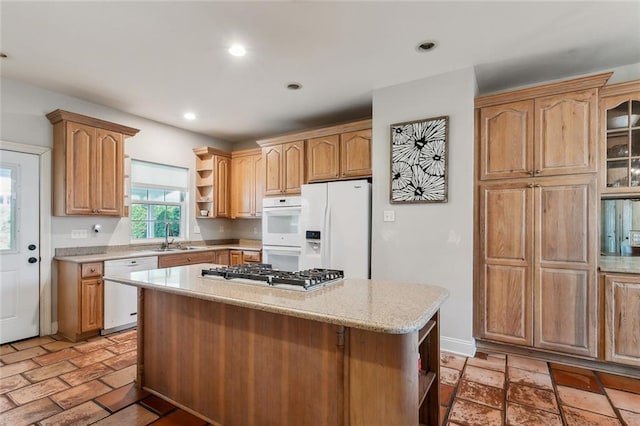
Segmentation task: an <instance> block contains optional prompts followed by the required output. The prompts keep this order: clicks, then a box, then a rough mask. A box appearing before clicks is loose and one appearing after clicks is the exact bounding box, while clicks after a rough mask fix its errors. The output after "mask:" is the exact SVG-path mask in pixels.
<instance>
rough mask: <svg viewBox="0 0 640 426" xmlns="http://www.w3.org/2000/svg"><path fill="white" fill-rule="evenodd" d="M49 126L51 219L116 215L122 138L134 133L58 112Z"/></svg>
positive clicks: (118, 211) (121, 202)
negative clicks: (50, 130)
mask: <svg viewBox="0 0 640 426" xmlns="http://www.w3.org/2000/svg"><path fill="white" fill-rule="evenodd" d="M47 118H48V119H49V121H50V122H51V123H52V124H53V215H54V216H66V215H70V216H71V215H74V216H75V215H100V216H122V215H123V212H124V210H123V206H124V140H125V138H126V137H128V136H134V135H135V134H137V133H138V130H137V129H133V128H131V127H126V126H122V125H120V124H115V123H111V122H108V121H103V120H99V119H96V118H92V117H87V116H85V115H80V114H75V113H72V112H68V111H63V110H55V111H53V112H51V113H49V114H47Z"/></svg>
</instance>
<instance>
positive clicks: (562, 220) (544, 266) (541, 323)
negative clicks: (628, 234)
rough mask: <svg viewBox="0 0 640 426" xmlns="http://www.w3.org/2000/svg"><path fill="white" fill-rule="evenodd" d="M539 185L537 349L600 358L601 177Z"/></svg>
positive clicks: (570, 179)
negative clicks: (598, 219) (598, 234)
mask: <svg viewBox="0 0 640 426" xmlns="http://www.w3.org/2000/svg"><path fill="white" fill-rule="evenodd" d="M539 182H540V184H538V187H537V188H536V189H535V206H536V223H535V230H534V234H535V244H534V245H535V247H536V251H535V255H534V271H535V276H536V283H535V289H534V291H535V301H534V303H535V306H536V318H535V322H534V328H535V330H536V335H535V345H536V346H538V347H541V348H544V349H551V350H558V351H561V352H565V353H574V354H578V355H584V356H592V357H595V356H596V354H597V345H596V329H597V326H598V324H597V323H598V321H597V315H596V313H597V310H596V308H597V294H596V279H595V275H596V262H597V250H598V245H597V238H596V232H597V229H598V226H597V223H596V217H597V213H596V209H597V206H598V204H597V199H596V177H595V176H594V175H583V176H570V177H569V176H568V177H563V178H558V179H549V180H545V179H540V180H539Z"/></svg>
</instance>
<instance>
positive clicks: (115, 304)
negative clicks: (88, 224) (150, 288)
mask: <svg viewBox="0 0 640 426" xmlns="http://www.w3.org/2000/svg"><path fill="white" fill-rule="evenodd" d="M156 268H158V256H147V257H136V258H131V259H118V260H107V261H105V262H104V276H105V277H116V276H124V277H127V278H128V277H129V272H134V271H146V270H149V269H156ZM137 323H138V288H137V287H134V286H130V285H126V284H119V283H114V282H111V281H105V285H104V327H103V330H102V331H101V332H100V334H103V335H104V334H109V333H113V332H116V331H120V330H124V329H127V328H131V327H135V326H136V324H137Z"/></svg>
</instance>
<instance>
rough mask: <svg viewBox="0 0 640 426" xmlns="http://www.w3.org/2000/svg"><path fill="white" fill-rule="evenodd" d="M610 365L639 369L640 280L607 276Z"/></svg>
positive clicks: (606, 330) (606, 319) (606, 317)
mask: <svg viewBox="0 0 640 426" xmlns="http://www.w3.org/2000/svg"><path fill="white" fill-rule="evenodd" d="M604 285H605V296H604V297H605V331H604V333H605V354H604V358H605V359H606V360H607V361H613V362H619V363H622V364H629V365H635V366H640V276H638V275H626V274H606V275H605V283H604Z"/></svg>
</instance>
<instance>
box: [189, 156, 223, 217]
mask: <svg viewBox="0 0 640 426" xmlns="http://www.w3.org/2000/svg"><path fill="white" fill-rule="evenodd" d="M193 152H194V154H195V155H196V190H195V206H196V212H195V216H196V218H213V217H230V216H231V203H230V200H229V195H230V192H231V185H230V179H231V178H230V173H231V170H230V169H231V155H230V154H229V153H228V152H225V151H221V150H219V149H216V148H213V147H210V146H205V147H200V148H194V149H193Z"/></svg>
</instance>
